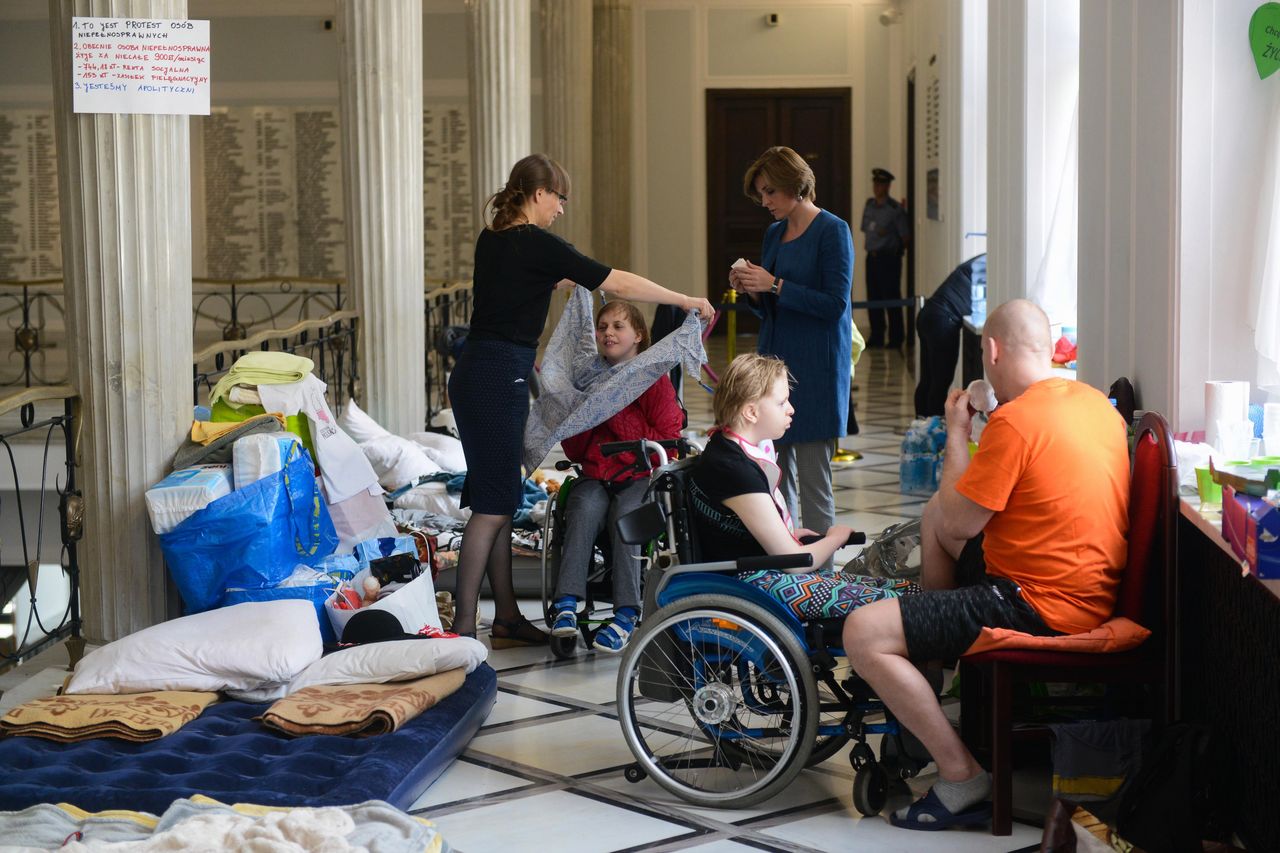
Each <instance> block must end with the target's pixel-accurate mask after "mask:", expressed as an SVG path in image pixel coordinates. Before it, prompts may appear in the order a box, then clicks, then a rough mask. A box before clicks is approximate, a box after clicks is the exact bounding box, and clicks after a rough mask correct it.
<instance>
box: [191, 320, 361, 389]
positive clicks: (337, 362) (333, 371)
mask: <svg viewBox="0 0 1280 853" xmlns="http://www.w3.org/2000/svg"><path fill="white" fill-rule="evenodd" d="M359 316H360V315H359V314H357V313H356V312H355V311H334V312H333V313H331V314H328V315H327V316H324V317H320V318H317V319H314V320H301V321H299V322H297V323H295V324H293V325H292V326H290V327H289V328H287V329H264V330H262V331H260V332H256V333H254V334H253V335H250V336H249V337H247V338H243V339H239V340H232V341H220V342H218V343H215V344H210V345H209V346H207V347H205V348H204V349H202V350H200V351H199V352H197V353H195V355H194V356H193V357H192V371H193V373H194V377H193V380H192V381H193V397H194V402H195V404H196V405H201V404H202V403H203V404H208V402H209V395H210V392H212V391H213V386H214V385H215V384H217V381H218V379H220V378H221V377H222V376H223V375H225V374H226V372H227V371H228V370H230V369H231V365H232V364H234V363H235V360H236V359H238V358H239V357H240V356H242V355H244V354H245V353H247V352H252V351H254V350H260V351H263V352H267V351H272V352H287V353H292V354H293V355H303V356H306V357H308V358H310V359H311V360H312V362H314V364H315V370H314V371H313V372H314V373H315V375H316V377H317V378H318V379H320V381H321V382H324V383H325V384H326V385H328V386H329V388H328V390H329V394H328V396H329V399H330V403H331V404H332V405H333V406H334V408H337V407H339V406H342V405H343V404H345V403H346V401H347V400H349V399H351V398H352V397H355V396H357V395H358V394H359V391H360V372H359V366H358V358H359V356H358V348H357V346H356V343H357V340H358V339H357V337H356V332H357V324H358V321H359Z"/></svg>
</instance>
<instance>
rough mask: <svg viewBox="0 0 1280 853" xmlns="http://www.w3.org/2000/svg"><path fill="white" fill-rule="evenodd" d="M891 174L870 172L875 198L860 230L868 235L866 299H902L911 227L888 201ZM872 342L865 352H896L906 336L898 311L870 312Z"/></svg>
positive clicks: (902, 211) (901, 211)
mask: <svg viewBox="0 0 1280 853" xmlns="http://www.w3.org/2000/svg"><path fill="white" fill-rule="evenodd" d="M891 183H893V174H892V173H891V172H889V171H888V170H887V169H872V170H871V187H872V191H873V193H874V195H873V196H872V197H871V198H869V199H867V204H866V207H864V208H863V209H862V230H863V232H864V233H865V234H866V235H867V243H866V253H867V299H868V300H870V301H873V302H874V301H876V300H880V299H901V298H902V292H901V281H902V253H903V251H905V250H906V248H907V244H908V243H909V242H910V241H911V224H910V222H909V221H908V219H907V211H906V210H905V209H904V208H903V206H902V205H901V204H899V203H898V202H896V201H894V200H893V199H892V198H890V197H889V185H890V184H891ZM886 311H887V313H888V320H889V323H888V326H889V328H888V333H889V334H888V339H887V340H886V338H885V314H886ZM867 313H868V314H870V315H871V338H870V340H868V341H867V346H868V348H870V347H882V346H888V347H889V348H890V349H896V348H898V347H900V346H902V344H903V343H904V342H905V339H906V335H905V332H904V326H903V321H902V309H901V308H888V309H884V308H872V309H870V310H869V311H868V312H867Z"/></svg>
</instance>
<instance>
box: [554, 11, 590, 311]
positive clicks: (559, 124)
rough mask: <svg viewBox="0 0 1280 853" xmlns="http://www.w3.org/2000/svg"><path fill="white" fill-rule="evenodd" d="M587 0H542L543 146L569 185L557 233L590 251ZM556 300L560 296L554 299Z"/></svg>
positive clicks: (583, 249)
mask: <svg viewBox="0 0 1280 853" xmlns="http://www.w3.org/2000/svg"><path fill="white" fill-rule="evenodd" d="M591 42H592V34H591V0H542V124H543V129H542V136H543V145H542V151H543V153H544V154H546V155H547V156H548V157H550V158H551V159H552V160H555V161H556V162H557V163H559V164H560V165H561V166H564V168H565V171H567V172H568V173H569V177H570V179H571V183H572V184H573V189H572V191H571V192H570V200H569V203H568V204H566V205H565V208H564V216H562V217H560V218H559V219H558V220H556V223H555V225H554V226H553V228H554V230H555V231H556V233H558V234H559V235H560V236H561V237H564V238H565V239H566V240H568V241H569V242H570V243H572V244H574V245H575V246H577V247H578V250H579V251H581V252H585V253H587V254H590V253H591V251H592V240H591V237H592V230H591V229H592V217H591V201H592V189H591V187H592V178H593V174H592V171H591V135H592V130H593V128H592V120H591V88H592V87H591V66H592V56H591ZM557 301H559V300H557Z"/></svg>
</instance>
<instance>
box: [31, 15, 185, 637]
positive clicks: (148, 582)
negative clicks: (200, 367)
mask: <svg viewBox="0 0 1280 853" xmlns="http://www.w3.org/2000/svg"><path fill="white" fill-rule="evenodd" d="M75 16H84V17H119V18H186V17H187V4H186V0H50V2H49V18H50V28H49V29H50V37H51V43H52V44H51V46H52V58H53V83H54V108H55V114H56V117H57V120H56V124H57V141H58V198H59V204H60V206H61V215H62V264H63V278H64V280H65V282H66V283H65V293H66V301H67V320H68V330H69V332H70V334H69V335H68V339H69V340H70V346H71V350H72V354H71V355H72V357H71V365H72V377H73V380H72V381H73V382H74V384H75V386H76V388H77V389H78V391H79V393H80V396H81V399H82V401H83V409H82V411H83V416H84V422H83V424H82V431H81V439H80V441H81V443H80V459H81V462H82V463H83V465H84V469H83V471H84V473H83V475H82V477H81V480H80V482H81V484H82V489H83V492H84V497H85V524H84V539H83V540H82V541H81V543H80V549H79V556H80V584H81V587H80V593H81V612H82V613H83V614H84V620H85V623H84V631H85V636H86V637H87V638H88V639H89V640H90V641H91V642H102V641H109V640H114V639H117V638H119V637H121V636H124V635H125V634H129V633H131V632H133V631H137V630H139V629H142V628H145V627H147V626H149V625H152V624H155V623H156V622H161V621H163V620H164V619H165V618H167V616H168V615H176V614H169V613H167V608H166V585H165V570H164V562H163V560H162V558H161V555H160V546H159V542H158V541H157V539H156V537H155V535H154V534H153V533H152V532H151V524H150V522H149V520H148V516H147V511H146V507H145V503H144V500H143V493H144V492H145V491H146V490H147V488H149V487H150V486H152V485H154V484H155V483H156V482H158V481H159V480H160V479H162V478H163V477H164V476H165V474H167V473H168V470H169V462H170V460H171V459H172V458H173V453H174V450H176V449H177V447H178V445H179V444H180V443H181V441H182V438H183V435H184V433H186V431H187V430H188V429H189V428H190V426H191V407H192V384H191V347H192V320H191V184H190V159H191V158H190V144H189V138H188V128H189V122H190V119H189V118H188V117H187V116H185V115H113V114H92V115H90V114H75V113H73V112H72V93H71V82H72V81H71V19H72V17H75Z"/></svg>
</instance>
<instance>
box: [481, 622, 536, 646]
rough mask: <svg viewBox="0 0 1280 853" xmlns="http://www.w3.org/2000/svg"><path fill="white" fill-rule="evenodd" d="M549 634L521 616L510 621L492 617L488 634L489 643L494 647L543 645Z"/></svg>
mask: <svg viewBox="0 0 1280 853" xmlns="http://www.w3.org/2000/svg"><path fill="white" fill-rule="evenodd" d="M549 636H550V635H549V634H547V632H546V631H543V630H542V629H541V628H538V627H537V626H536V625H534V624H533V623H532V622H530V621H529V620H528V619H526V618H524V617H523V616H521V617H520V618H519V619H513V620H511V621H507V620H506V619H498V618H497V617H494V620H493V631H492V632H491V633H490V634H489V644H490V645H491V646H493V647H494V648H495V649H510V648H517V647H519V646H545V645H546V644H547V640H548V637H549Z"/></svg>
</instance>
